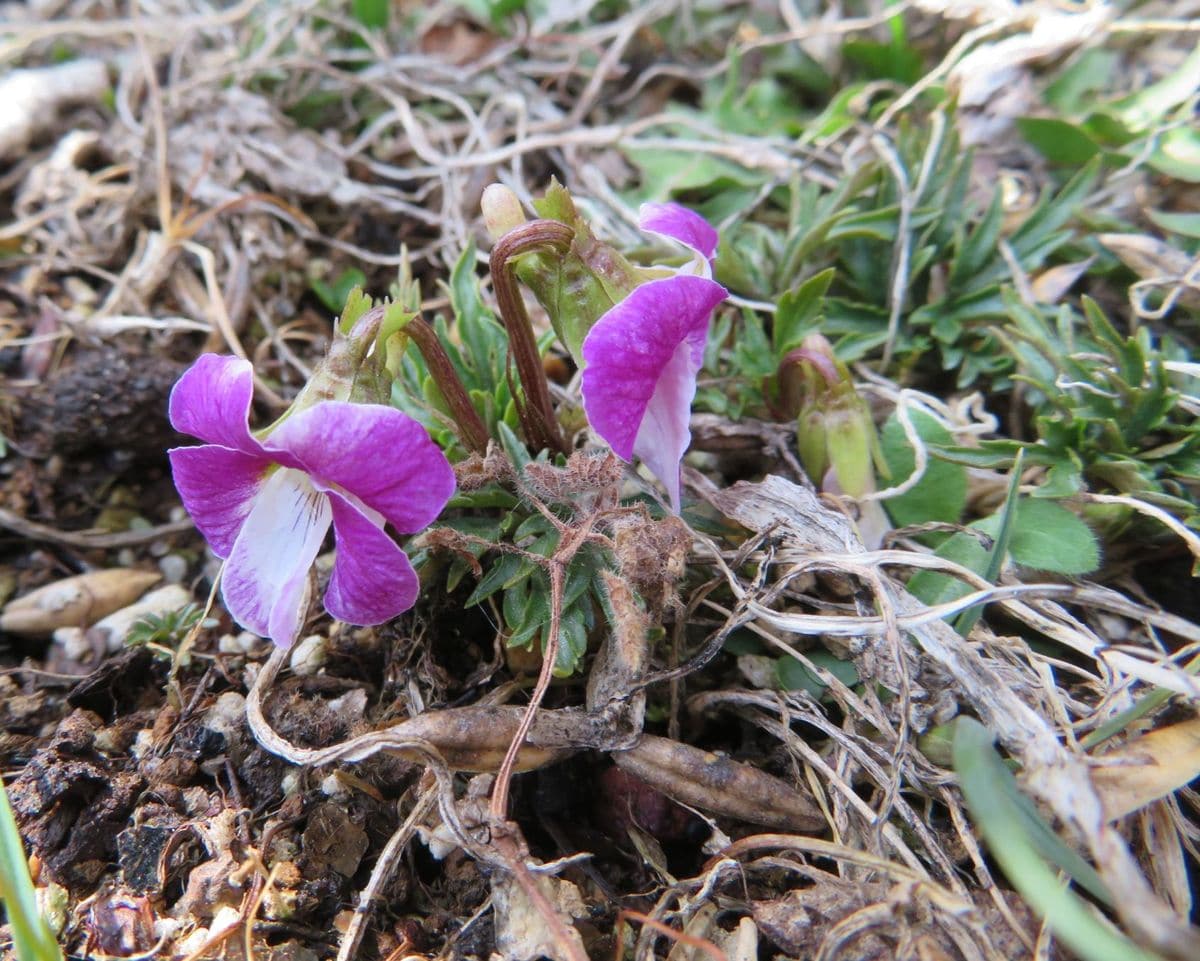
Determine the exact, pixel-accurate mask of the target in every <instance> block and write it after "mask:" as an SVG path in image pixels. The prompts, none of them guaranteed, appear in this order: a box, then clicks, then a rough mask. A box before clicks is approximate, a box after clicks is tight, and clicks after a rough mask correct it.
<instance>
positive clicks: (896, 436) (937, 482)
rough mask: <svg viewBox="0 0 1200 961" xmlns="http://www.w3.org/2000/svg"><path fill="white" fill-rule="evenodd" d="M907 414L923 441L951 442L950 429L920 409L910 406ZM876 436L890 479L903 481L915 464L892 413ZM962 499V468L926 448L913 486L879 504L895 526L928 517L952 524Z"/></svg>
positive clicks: (921, 521) (964, 488)
mask: <svg viewBox="0 0 1200 961" xmlns="http://www.w3.org/2000/svg"><path fill="white" fill-rule="evenodd" d="M909 416H910V418H911V420H912V425H913V428H914V429H915V430H916V432H917V436H919V437H920V438H921V439H922V440H923V441H926V442H928V443H931V444H952V443H953V442H954V438H953V436H952V435H951V433H950V432H949V431H948V430H946V428H945V427H943V426H942V425H941V424H939V423H938V422H937V420H935V419H934V418H933V417H931V416H929V415H928V414H926V413H925V412H924V411H919V410H913V411H910V414H909ZM879 440H880V445H881V446H882V449H883V459H884V461H886V463H887V466H888V470H889V471H890V472H891V482H892V483H893V484H900V483H903V482H904V480H905V479H906V478H908V477H909V476H910V475H911V474H912V472H913V468H914V467H915V466H916V454H915V452H914V451H913V449H912V448H911V447H909V445H908V439H907V438H906V437H905V436H904V427H903V425H901V423H900V421H899V419H898V418H897V417H896V415H895V414H892V416H891V417H889V418H888V420H887V423H886V424H884V425H883V431H882V432H881V434H880V437H879ZM966 503H967V471H966V469H965V468H964V467H962V466H961V465H959V464H952V463H950V462H949V461H945V460H940V459H939V458H938V457H936V456H935V455H934V454H933V453H932V452H930V454H929V458H928V462H927V464H926V467H925V474H924V475H923V476H922V478H921V480H920V481H918V482H917V484H916V486H915V487H913V488H912V490H909V491H907V492H905V493H903V494H900V495H898V496H896V497H889V498H888V499H887V500H886V501H884V503H883V506H884V507H885V508H886V510H887V512H888V514H889V516H890V517H891V518H892V522H893V523H894V524H895V525H896V526H897V527H907V526H909V525H911V524H925V523H928V522H931V521H940V522H943V523H948V524H956V523H958V520H959V518H960V517H961V516H962V512H963V508H964V507H965V506H966Z"/></svg>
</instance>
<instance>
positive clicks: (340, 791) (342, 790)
mask: <svg viewBox="0 0 1200 961" xmlns="http://www.w3.org/2000/svg"><path fill="white" fill-rule="evenodd" d="M321 793H322V794H324V795H325V796H326V797H332V798H337V797H347V796H348V795H349V794H350V791H349V790H347V788H346V785H345V784H343V783H342V782H341V780H340V779H339V778H338V776H337V775H336V774H330V775H327V776H326V777H324V778H322V779H321Z"/></svg>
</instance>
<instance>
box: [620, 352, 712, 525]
mask: <svg viewBox="0 0 1200 961" xmlns="http://www.w3.org/2000/svg"><path fill="white" fill-rule="evenodd" d="M692 340H693V338H691V337H689V338H688V339H686V340H684V341H683V342H682V343H680V344H679V346H678V347H676V348H675V353H673V354H672V355H671V359H670V360H669V361H667V364H666V366H665V367H664V368H663V372H662V374H661V376H660V377H659V379H658V384H657V385H655V388H654V394H653V396H652V397H651V398H650V403H649V404H647V405H646V415H645V416H644V417H643V418H642V424H641V426H640V427H639V428H638V432H637V437H636V438H635V440H634V442H633V452H634V454H636V455H637V456H638V457H640V458H641V459H642V462H643V463H644V464H645V465H646V466H647V467H648V468H650V472H651V473H652V474H654V476H655V477H657V478H658V479H659V480H661V481H662V483H663V486H664V487H666V489H667V496H668V497H669V498H670V501H671V509H672V510H673V511H675V513H677V514H678V513H679V463H680V461H682V460H683V455H684V453H685V452H686V451H687V449H688V444H690V443H691V441H692V432H691V430H690V428H689V427H688V423H689V421H690V420H691V411H692V400H693V399H695V396H696V374H697V373H698V372H699V371H700V365H701V363H702V362H703V358H704V342H703V339H702V338H701V342H700V357H699V358H697V357H696V356H695V350H694V344H693V343H692Z"/></svg>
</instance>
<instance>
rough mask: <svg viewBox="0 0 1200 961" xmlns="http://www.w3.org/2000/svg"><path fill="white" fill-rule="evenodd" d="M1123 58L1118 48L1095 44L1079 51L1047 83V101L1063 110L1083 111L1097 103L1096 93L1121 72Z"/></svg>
mask: <svg viewBox="0 0 1200 961" xmlns="http://www.w3.org/2000/svg"><path fill="white" fill-rule="evenodd" d="M1120 62H1121V57H1120V54H1119V53H1117V51H1115V50H1109V49H1106V48H1104V47H1092V48H1090V49H1088V50H1083V51H1080V53H1079V54H1078V55H1077V56H1076V57H1074V58H1073V59H1072V60H1071V62H1070V63H1069V65H1068V66H1067V67H1065V68H1064V69H1063V70H1062V71H1060V72H1059V74H1058V76H1057V77H1055V79H1054V81H1053V82H1052V83H1050V84H1049V86H1047V87H1046V92H1045V99H1046V103H1047V104H1049V105H1050V106H1051V107H1053V108H1054V109H1055V111H1056V112H1058V113H1060V114H1068V115H1072V116H1074V115H1077V114H1081V113H1084V112H1085V111H1087V110H1089V109H1090V108H1091V107H1092V105H1093V104H1094V103H1095V101H1096V96H1095V95H1096V93H1098V92H1100V91H1103V90H1105V89H1107V88H1108V86H1109V84H1110V83H1111V82H1112V78H1113V77H1114V76H1117V75H1118V71H1119V69H1120Z"/></svg>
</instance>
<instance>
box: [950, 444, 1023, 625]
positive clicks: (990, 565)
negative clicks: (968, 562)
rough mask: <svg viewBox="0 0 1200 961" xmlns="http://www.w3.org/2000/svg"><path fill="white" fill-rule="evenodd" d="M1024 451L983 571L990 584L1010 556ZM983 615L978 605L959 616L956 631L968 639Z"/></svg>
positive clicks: (1014, 470) (1012, 473)
mask: <svg viewBox="0 0 1200 961" xmlns="http://www.w3.org/2000/svg"><path fill="white" fill-rule="evenodd" d="M1022 454H1024V451H1017V459H1016V460H1015V461H1014V462H1013V466H1012V470H1011V471H1010V472H1009V478H1008V491H1007V492H1006V493H1005V496H1004V506H1003V507H1001V509H1000V514H999V524H998V528H999V529H998V531H997V532H996V534H995V540H994V541H993V543H992V548H991V550H990V551H989V552H988V561H987V567H986V568H984V571H983V579H984V580H985V581H987V582H988V583H989V584H995V583H996V581H997V580H998V579H999V578H1000V572H1001V571H1002V570H1003V569H1004V560H1005V558H1006V557H1007V556H1008V546H1009V544H1010V543H1011V541H1012V535H1013V528H1014V526H1015V522H1016V516H1017V503H1018V494H1017V491H1018V490H1019V489H1020V484H1021V461H1022V459H1023V458H1022ZM982 614H983V605H982V604H977V605H975V606H973V607H970V608H968V609H967V610H965V611H963V612H962V613H961V614H959V615H958V619H957V620H956V621H955V622H954V629H955V630H956V631H958V633H959V634H961V635H962V636H963V637H967V636H968V635H969V634H970V633H971V630H972V628H974V627H975V623H976V622H977V621H978V620H979V618H980V616H981V615H982Z"/></svg>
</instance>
